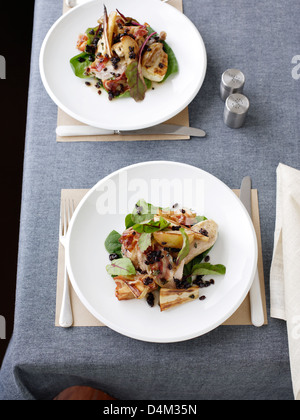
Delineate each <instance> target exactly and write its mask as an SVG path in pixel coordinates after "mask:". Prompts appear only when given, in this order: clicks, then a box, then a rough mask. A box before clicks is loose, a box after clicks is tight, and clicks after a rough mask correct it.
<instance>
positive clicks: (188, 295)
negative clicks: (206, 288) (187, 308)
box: [159, 287, 200, 311]
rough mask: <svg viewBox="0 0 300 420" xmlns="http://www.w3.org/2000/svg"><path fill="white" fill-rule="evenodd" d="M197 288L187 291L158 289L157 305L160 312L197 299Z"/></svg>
mask: <svg viewBox="0 0 300 420" xmlns="http://www.w3.org/2000/svg"><path fill="white" fill-rule="evenodd" d="M199 296H200V289H199V287H190V288H189V289H166V288H161V289H160V295H159V305H160V310H161V311H165V310H167V309H170V308H174V307H175V306H178V305H182V304H183V303H187V302H191V301H193V300H196V299H199Z"/></svg>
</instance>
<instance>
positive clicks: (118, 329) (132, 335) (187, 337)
mask: <svg viewBox="0 0 300 420" xmlns="http://www.w3.org/2000/svg"><path fill="white" fill-rule="evenodd" d="M162 164H168V165H170V164H171V165H174V166H176V165H179V166H181V167H189V168H192V169H194V170H198V171H200V172H204V173H205V174H206V175H208V176H209V177H212V178H213V179H214V180H215V181H216V182H218V183H219V184H221V185H222V186H223V187H225V188H226V189H227V191H228V192H229V193H230V194H231V195H232V197H233V198H234V200H236V202H237V203H239V205H240V209H241V211H242V212H243V213H244V215H245V216H246V219H247V221H248V223H249V226H250V228H251V233H252V237H253V244H254V261H255V263H254V265H253V267H252V273H251V275H250V276H249V281H248V283H247V286H246V287H245V290H244V293H243V294H242V296H241V297H240V299H239V300H238V301H237V303H236V304H235V305H234V306H233V307H232V308H231V310H230V311H229V312H228V313H227V314H226V315H224V316H223V317H221V318H220V319H219V320H218V321H216V322H214V323H213V324H211V325H210V326H209V327H207V328H205V329H203V330H202V331H201V332H200V333H199V332H194V333H190V334H186V335H182V336H180V337H178V336H177V337H176V336H175V337H173V338H168V339H164V338H157V337H152V338H150V337H149V338H145V337H142V336H141V335H139V334H135V333H130V334H129V333H128V332H127V331H126V330H125V329H124V328H122V327H119V326H117V327H116V326H115V325H114V323H112V322H110V321H109V320H107V319H105V317H102V316H101V315H100V316H99V314H98V313H97V311H96V310H95V309H94V308H93V306H92V305H91V304H90V303H89V302H88V301H87V299H86V298H85V297H84V296H83V295H82V293H81V291H80V289H79V286H78V285H77V283H76V280H75V276H74V273H73V271H72V268H71V261H70V252H69V251H70V237H71V233H72V229H73V225H74V223H75V221H76V218H77V215H78V213H79V212H80V209H81V208H82V206H83V205H84V203H85V202H86V201H87V200H88V198H89V197H90V196H91V195H92V194H93V193H94V191H95V190H96V189H97V187H98V185H99V184H100V183H103V182H105V181H106V180H108V179H110V178H111V177H113V176H115V175H118V174H120V173H121V172H123V171H125V170H132V169H135V168H137V167H140V166H145V165H162ZM65 260H66V265H67V270H68V273H69V278H70V281H71V284H72V287H73V288H74V291H75V293H76V294H77V296H78V298H79V300H80V301H81V302H82V303H83V305H84V306H85V307H86V309H87V310H88V311H89V312H90V313H91V314H92V315H93V316H94V317H95V318H96V319H97V320H98V321H100V322H102V323H103V324H104V325H105V326H107V327H109V328H110V329H111V330H113V331H115V332H118V333H120V334H122V335H124V336H126V337H129V338H133V339H136V340H139V341H143V342H152V343H175V342H182V341H187V340H191V339H194V338H197V337H200V336H202V335H205V334H207V333H208V332H210V331H213V330H215V329H216V328H217V327H219V326H220V325H222V324H223V323H224V322H225V321H226V320H227V319H228V318H230V317H231V315H233V314H234V312H235V311H236V310H237V309H238V308H239V306H240V305H241V304H242V302H243V301H244V299H245V298H246V296H247V294H248V293H249V290H250V288H251V285H252V283H253V280H254V276H255V273H256V270H257V262H258V244H257V236H256V232H255V228H254V225H253V221H252V219H251V217H250V215H249V213H248V211H247V209H246V208H245V206H244V205H243V204H242V202H241V201H240V199H239V197H238V196H237V195H236V194H235V193H234V192H233V191H232V189H231V188H229V187H228V186H227V185H226V184H225V183H224V182H223V181H221V180H220V179H219V178H217V177H216V176H215V175H212V174H211V173H209V172H207V171H205V170H203V169H201V168H198V167H196V166H194V165H190V164H187V163H182V162H177V161H167V160H154V161H145V162H139V163H135V164H132V165H129V166H125V167H122V168H120V169H118V170H116V171H113V172H112V173H110V174H109V175H107V176H105V177H104V178H102V179H100V180H99V181H98V182H97V183H96V184H95V185H94V186H93V187H92V188H91V189H90V191H88V192H87V194H86V195H85V196H84V197H83V199H82V200H81V201H80V203H79V204H78V206H77V207H76V209H75V212H74V215H73V217H72V220H71V223H70V226H69V229H68V233H67V237H66V244H65Z"/></svg>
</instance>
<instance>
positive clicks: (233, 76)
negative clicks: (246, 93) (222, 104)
mask: <svg viewBox="0 0 300 420" xmlns="http://www.w3.org/2000/svg"><path fill="white" fill-rule="evenodd" d="M244 85H245V76H244V74H243V73H242V72H241V70H237V69H228V70H226V71H225V72H224V73H223V74H222V78H221V85H220V96H221V98H222V100H223V101H226V99H227V98H228V96H229V95H231V94H232V93H242V92H243V88H244Z"/></svg>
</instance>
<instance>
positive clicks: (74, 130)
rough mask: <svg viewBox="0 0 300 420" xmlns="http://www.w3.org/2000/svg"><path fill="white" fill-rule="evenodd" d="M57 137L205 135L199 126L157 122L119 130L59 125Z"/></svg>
mask: <svg viewBox="0 0 300 420" xmlns="http://www.w3.org/2000/svg"><path fill="white" fill-rule="evenodd" d="M56 134H57V135H58V136H59V137H80V136H102V135H112V134H118V135H122V136H137V135H141V134H174V135H184V136H194V137H205V136H206V133H205V131H203V130H201V129H200V128H193V127H185V126H180V125H175V124H158V125H156V126H154V127H149V128H143V129H141V130H130V131H119V130H105V129H102V128H97V127H91V126H89V125H61V126H58V127H57V129H56Z"/></svg>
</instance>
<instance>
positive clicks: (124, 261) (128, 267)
mask: <svg viewBox="0 0 300 420" xmlns="http://www.w3.org/2000/svg"><path fill="white" fill-rule="evenodd" d="M106 271H107V272H108V274H110V275H111V276H134V275H135V274H136V271H135V268H134V265H133V264H132V262H131V260H130V259H129V258H119V259H117V260H114V261H112V263H111V264H110V265H107V266H106Z"/></svg>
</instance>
